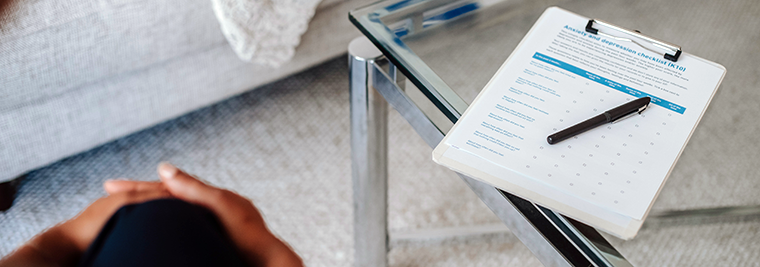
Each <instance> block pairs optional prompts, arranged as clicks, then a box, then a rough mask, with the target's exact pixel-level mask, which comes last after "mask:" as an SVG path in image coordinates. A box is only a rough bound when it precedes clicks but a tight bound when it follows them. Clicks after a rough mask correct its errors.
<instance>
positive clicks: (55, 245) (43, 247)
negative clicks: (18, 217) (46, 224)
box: [0, 226, 81, 267]
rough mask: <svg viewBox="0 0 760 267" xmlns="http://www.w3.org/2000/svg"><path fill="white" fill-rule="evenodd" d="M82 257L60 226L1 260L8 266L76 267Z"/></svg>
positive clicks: (1, 266) (0, 262)
mask: <svg viewBox="0 0 760 267" xmlns="http://www.w3.org/2000/svg"><path fill="white" fill-rule="evenodd" d="M80 255H81V251H79V249H77V248H76V246H75V245H74V243H73V242H72V241H71V240H70V238H69V237H67V236H66V235H64V234H63V232H62V231H61V228H60V226H55V227H53V228H50V229H48V230H47V231H45V232H43V233H42V234H39V235H38V236H36V237H34V238H33V239H32V240H30V241H29V242H27V243H25V244H24V245H22V246H21V247H20V248H18V249H17V250H16V251H14V252H12V253H11V254H9V255H7V256H6V257H5V258H3V259H2V260H0V267H6V266H61V267H62V266H74V265H75V264H76V262H77V260H78V259H79V257H80Z"/></svg>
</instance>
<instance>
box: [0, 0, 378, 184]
mask: <svg viewBox="0 0 760 267" xmlns="http://www.w3.org/2000/svg"><path fill="white" fill-rule="evenodd" d="M356 2H358V3H356ZM365 2H366V1H365ZM360 5H362V3H361V1H355V2H351V3H348V2H339V3H334V2H333V4H331V5H328V6H324V7H323V8H321V9H319V10H318V11H317V14H316V15H315V17H314V18H313V19H312V22H311V23H310V26H309V27H310V31H308V32H307V33H306V34H305V35H304V36H302V38H301V40H302V43H301V45H300V46H299V47H298V49H297V51H296V54H295V57H294V59H293V60H291V61H290V62H289V63H286V64H284V65H283V66H281V67H280V68H276V69H275V68H271V67H267V66H259V65H254V64H250V63H245V62H242V61H240V60H239V59H238V58H237V56H236V55H235V53H234V52H233V51H232V50H231V49H230V47H229V45H228V44H227V41H226V40H225V38H224V36H223V35H222V33H221V31H220V29H219V24H218V21H217V19H216V17H215V16H214V12H213V11H212V8H211V3H210V2H209V1H198V0H196V1H183V0H162V1H147V0H118V1H117V0H111V1H107V0H102V1H73V0H48V1H34V2H26V1H10V3H9V4H6V6H5V7H4V8H3V12H2V14H1V15H0V25H2V26H0V40H3V41H2V42H0V51H3V52H2V55H3V56H2V57H0V77H2V78H0V129H2V130H0V181H6V180H9V179H13V178H15V177H17V176H19V175H21V174H23V173H25V172H27V171H29V170H32V169H35V168H38V167H40V166H44V165H46V164H49V163H51V162H54V161H56V160H59V159H61V158H64V157H67V156H70V155H73V154H76V153H79V152H82V151H85V150H87V149H90V148H93V147H95V146H97V145H100V144H103V143H106V142H108V141H110V140H114V139H116V138H118V137H121V136H124V135H127V134H129V133H132V132H135V131H137V130H140V129H144V128H146V127H149V126H151V125H155V124H157V123H159V122H162V121H165V120H167V119H170V118H174V117H177V116H179V115H181V114H184V113H187V112H189V111H191V110H195V109H197V108H199V107H202V106H206V105H209V104H211V103H214V102H217V101H219V100H221V99H225V98H228V97H230V96H232V95H236V94H239V93H241V92H243V91H246V90H249V89H252V88H255V87H256V86H259V85H262V84H265V83H268V82H271V81H274V80H276V79H279V78H281V77H284V76H286V75H289V74H292V73H295V72H296V71H299V70H303V69H304V68H307V67H309V66H313V65H315V64H317V63H320V62H323V61H324V60H326V59H329V58H331V57H334V56H337V55H339V54H341V53H344V52H345V49H346V47H347V44H348V41H350V40H351V39H352V38H353V37H355V36H358V35H359V32H358V31H356V30H355V29H354V28H353V26H351V25H350V23H349V22H348V20H347V19H346V18H345V14H346V13H347V12H348V10H350V9H351V8H353V7H356V6H360ZM328 32H329V33H331V35H330V38H322V36H324V35H325V34H326V33H328Z"/></svg>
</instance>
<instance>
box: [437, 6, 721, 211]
mask: <svg viewBox="0 0 760 267" xmlns="http://www.w3.org/2000/svg"><path fill="white" fill-rule="evenodd" d="M587 22H588V19H587V18H583V17H581V16H578V15H576V14H573V13H570V12H567V11H564V10H561V9H559V8H550V9H548V10H547V11H546V12H545V13H544V15H542V17H541V19H539V21H538V22H537V23H536V24H535V25H534V27H533V28H532V29H531V32H530V33H528V35H527V37H526V38H525V39H523V41H522V42H521V44H520V45H519V46H518V48H517V49H516V50H515V51H514V52H513V54H512V55H511V56H510V58H509V59H508V60H507V62H506V63H505V64H504V65H503V66H502V67H501V68H500V69H499V71H498V72H497V73H496V75H495V76H494V77H493V78H492V80H491V81H490V82H489V83H488V85H486V87H485V88H484V89H483V91H482V92H481V94H480V95H478V97H477V99H476V100H475V101H474V102H473V104H472V105H471V107H470V108H469V109H468V110H467V112H465V114H464V116H463V117H462V119H460V121H459V122H457V124H456V125H455V127H454V128H453V129H452V131H451V132H450V133H449V134H448V135H447V137H446V139H445V140H444V143H445V145H447V146H450V147H452V148H454V149H458V150H462V151H464V152H468V153H471V154H473V155H476V156H477V157H479V158H481V159H483V160H484V161H483V162H484V164H486V163H488V164H496V165H498V166H500V167H503V168H505V169H508V170H511V171H513V172H514V173H517V174H520V175H522V176H524V177H528V178H530V179H533V180H536V181H539V182H540V183H543V184H545V185H547V186H551V187H552V188H553V189H554V190H559V191H561V192H564V193H567V194H569V195H572V196H575V197H577V198H579V199H582V200H584V201H586V202H589V203H593V204H595V205H597V206H598V207H602V208H604V209H607V210H610V211H612V212H615V213H618V214H621V215H624V216H627V217H630V218H632V219H635V220H642V219H643V218H644V216H645V215H646V213H647V212H648V210H649V208H650V207H651V204H652V202H653V201H654V198H655V197H656V195H657V193H658V192H659V190H660V188H661V187H662V185H663V183H664V181H665V179H666V178H667V176H668V175H669V173H670V171H671V169H672V167H673V166H674V164H675V161H676V160H677V158H678V156H679V155H680V153H681V151H682V150H683V147H684V146H685V144H686V142H687V141H688V138H689V137H690V135H691V133H692V132H693V130H694V128H695V127H696V124H697V122H698V121H699V119H700V118H701V116H702V114H703V112H704V110H705V108H706V107H707V104H708V103H709V101H710V99H711V97H712V95H713V94H714V93H715V90H716V89H717V84H719V83H720V81H721V79H722V77H723V75H724V73H725V69H724V68H723V67H722V66H719V65H717V64H714V63H711V62H708V61H706V60H703V59H700V58H697V57H694V56H691V55H688V54H683V55H682V56H681V58H680V59H679V60H678V62H672V61H669V60H666V59H664V58H663V56H662V54H658V53H655V52H652V51H649V50H647V49H645V48H643V47H641V46H638V45H637V44H634V43H631V42H625V41H619V40H615V39H610V38H606V37H603V36H601V35H593V34H590V33H587V32H585V31H584V28H585V25H586V23H587ZM603 30H604V29H600V31H603ZM610 34H612V32H610ZM644 96H649V97H651V98H652V102H651V104H650V106H649V108H648V109H647V110H646V111H644V113H642V115H638V116H634V117H631V118H628V119H625V120H622V121H620V122H619V123H616V124H607V125H604V126H603V127H598V128H596V129H593V130H590V131H587V132H585V133H582V134H580V135H577V136H575V137H573V138H571V139H568V140H565V141H562V142H560V143H558V144H555V145H549V144H548V143H547V142H546V137H547V136H548V135H550V134H552V133H555V132H557V131H559V130H562V129H564V128H567V127H569V126H572V125H574V124H576V123H579V122H581V121H583V120H586V119H588V118H591V117H593V116H596V115H599V114H601V113H603V112H604V111H607V110H609V109H611V108H614V107H616V106H619V105H621V104H624V103H626V102H628V101H631V100H633V99H635V98H639V97H644ZM474 167H476V168H477V166H474ZM510 175H512V174H505V175H504V179H509V176H510ZM513 193H516V194H518V195H520V193H519V192H513ZM545 197H549V198H551V197H552V196H545Z"/></svg>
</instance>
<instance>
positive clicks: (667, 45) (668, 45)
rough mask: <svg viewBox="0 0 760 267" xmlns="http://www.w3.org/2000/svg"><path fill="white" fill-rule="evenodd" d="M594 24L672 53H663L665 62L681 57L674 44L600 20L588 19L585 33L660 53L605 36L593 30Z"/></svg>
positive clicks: (677, 47)
mask: <svg viewBox="0 0 760 267" xmlns="http://www.w3.org/2000/svg"><path fill="white" fill-rule="evenodd" d="M594 22H596V23H597V24H599V25H602V26H605V27H607V28H610V29H613V30H616V31H620V32H624V33H626V34H629V35H633V36H636V37H638V38H641V39H643V40H646V41H648V42H650V43H652V45H654V46H656V47H659V48H662V49H664V50H666V51H672V54H668V53H663V54H664V56H665V59H667V60H670V61H673V62H676V61H678V57H680V56H681V47H680V46H677V45H674V44H671V43H668V42H665V41H660V40H657V39H654V38H652V37H649V36H646V35H643V34H641V32H639V31H631V30H628V29H625V28H621V27H618V26H615V25H612V24H609V23H607V22H604V21H601V20H596V19H590V20H589V21H588V24H586V31H587V32H590V33H593V34H598V35H601V36H605V37H607V38H612V39H615V40H620V41H626V42H632V43H635V44H637V45H639V46H641V47H643V48H644V49H647V50H649V51H652V52H655V53H658V54H659V53H661V52H658V51H654V50H652V49H650V48H647V47H646V46H643V45H642V44H640V43H638V42H636V41H634V40H632V39H628V38H625V37H618V36H612V35H609V34H606V33H603V32H599V30H598V29H594Z"/></svg>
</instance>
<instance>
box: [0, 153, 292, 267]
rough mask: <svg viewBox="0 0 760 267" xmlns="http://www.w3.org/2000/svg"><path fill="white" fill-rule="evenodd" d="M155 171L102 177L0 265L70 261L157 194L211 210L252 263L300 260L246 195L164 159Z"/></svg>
mask: <svg viewBox="0 0 760 267" xmlns="http://www.w3.org/2000/svg"><path fill="white" fill-rule="evenodd" d="M158 174H159V177H160V179H161V181H160V182H145V181H127V180H109V181H106V182H105V183H104V184H103V187H104V188H105V191H106V192H107V193H108V196H106V197H103V198H100V199H98V200H96V201H95V202H93V203H92V204H91V205H90V206H89V207H87V208H86V209H85V210H84V211H82V213H80V214H79V215H77V216H76V217H74V218H73V219H71V220H68V221H66V222H63V223H61V224H59V225H56V226H54V227H52V228H50V229H48V230H47V231H45V232H43V233H42V234H40V235H38V236H36V237H35V238H34V239H32V240H31V241H29V242H27V243H26V244H24V246H22V247H21V248H19V249H18V250H16V251H15V252H13V253H12V254H10V255H8V256H7V257H6V258H5V259H3V260H2V261H0V266H71V265H74V264H75V263H76V261H77V260H78V258H79V257H80V256H81V255H82V253H84V251H85V250H86V249H87V247H88V246H89V245H90V244H91V243H92V242H93V241H94V240H95V237H96V236H97V235H98V233H99V232H100V230H101V229H102V228H103V226H104V225H105V223H106V222H107V221H108V219H109V218H110V217H111V216H112V215H113V214H114V213H115V212H116V211H117V210H118V209H119V208H120V207H122V206H125V205H129V204H136V203H142V202H146V201H149V200H154V199H160V198H177V199H181V200H184V201H186V202H189V203H192V204H196V205H200V206H202V207H205V208H207V209H208V210H210V211H211V212H212V213H213V214H215V215H216V216H217V218H218V219H219V221H220V222H221V224H222V226H223V228H224V229H225V230H226V232H227V235H228V236H229V237H230V239H231V240H232V242H233V244H234V245H235V246H236V247H237V248H238V250H239V252H240V255H241V256H242V257H243V258H244V259H245V260H246V262H247V263H248V264H249V265H251V266H302V265H303V263H302V262H301V259H300V258H299V257H298V255H296V253H295V252H293V250H292V249H291V248H290V247H289V246H288V245H286V244H285V243H284V242H282V241H281V240H279V239H278V238H277V237H276V236H274V235H273V234H272V233H271V232H270V231H269V229H268V228H267V226H266V224H265V222H264V219H263V218H262V216H261V214H260V213H259V211H258V209H256V207H255V206H254V205H253V203H252V202H251V201H250V200H248V199H246V198H244V197H242V196H240V195H238V194H236V193H234V192H232V191H229V190H225V189H220V188H216V187H213V186H210V185H207V184H205V183H203V182H201V181H199V180H198V179H196V178H194V177H193V176H191V175H189V174H187V173H185V172H183V171H182V170H180V169H178V168H176V167H174V166H173V165H171V164H168V163H161V164H160V165H159V166H158Z"/></svg>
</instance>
